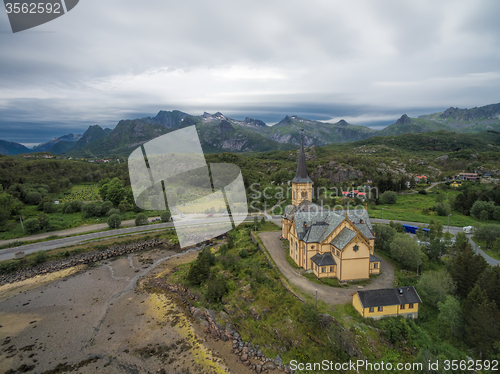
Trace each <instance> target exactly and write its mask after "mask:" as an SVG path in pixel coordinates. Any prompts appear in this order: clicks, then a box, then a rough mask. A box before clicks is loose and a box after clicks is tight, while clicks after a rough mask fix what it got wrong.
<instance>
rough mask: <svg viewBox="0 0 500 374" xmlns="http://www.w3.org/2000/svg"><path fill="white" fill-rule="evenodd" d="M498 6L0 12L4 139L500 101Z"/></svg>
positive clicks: (203, 5) (381, 117)
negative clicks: (17, 24) (136, 122)
mask: <svg viewBox="0 0 500 374" xmlns="http://www.w3.org/2000/svg"><path fill="white" fill-rule="evenodd" d="M499 11H500V3H498V2H492V1H486V0H485V1H475V2H469V1H453V0H449V1H442V2H433V1H406V2H395V1H359V2H350V3H347V2H340V1H333V2H327V1H319V0H318V1H312V2H299V1H284V0H278V1H275V2H255V1H252V2H251V1H238V2H234V1H229V0H219V1H216V2H205V1H196V0H191V1H189V0H188V1H183V2H173V1H166V2H158V1H151V0H150V1H142V2H138V1H122V0H107V1H97V0H86V1H85V2H80V4H79V5H78V6H77V7H76V8H75V9H74V10H72V11H71V12H70V13H68V14H67V15H65V16H64V17H60V18H58V19H57V20H55V21H53V22H50V23H47V24H45V25H42V26H40V27H37V28H35V29H32V30H30V31H29V32H28V31H26V32H21V33H18V34H11V33H10V26H9V25H8V23H7V22H8V20H7V16H6V14H5V13H2V12H0V48H1V49H0V50H1V56H2V57H1V59H0V126H1V128H2V135H1V136H0V138H3V139H6V138H7V136H8V137H10V139H7V140H17V141H22V142H32V138H33V134H34V133H35V132H36V133H37V136H38V137H40V136H47V137H48V136H49V134H52V133H53V132H55V131H56V130H57V131H59V129H60V130H61V131H63V130H64V131H63V132H70V131H72V132H80V131H81V130H82V129H83V130H84V129H85V127H86V126H88V125H93V124H95V123H98V124H100V125H103V126H112V125H114V124H116V123H117V122H118V121H119V120H120V119H124V118H135V117H140V116H142V114H145V113H147V114H148V115H154V114H156V112H157V111H158V110H172V109H180V110H183V111H186V112H188V113H192V114H201V113H202V112H203V111H211V112H215V111H221V112H223V113H225V114H227V115H232V116H235V117H237V118H242V117H243V118H244V117H246V116H250V117H254V118H259V119H262V120H264V121H266V122H269V123H273V122H276V121H279V120H280V119H281V118H283V116H284V115H285V114H296V115H299V116H303V117H307V118H311V119H318V120H330V119H336V120H338V119H340V118H344V117H345V118H347V119H348V120H350V122H352V123H359V124H372V125H377V126H380V125H381V124H389V123H392V122H393V121H394V120H396V119H397V118H398V117H399V116H400V115H401V114H403V113H407V114H408V115H420V114H425V113H430V112H433V111H439V110H444V109H446V108H447V107H449V106H460V107H473V106H481V105H487V104H491V103H496V102H500V88H499V87H500V84H499V83H500V69H499V66H500V53H499V52H500V38H499V36H500V23H499V22H497V20H496V17H497V15H498V14H500V12H499ZM21 122H22V123H23V124H22V125H21V124H19V126H18V127H17V128H18V129H19V130H16V129H15V125H12V124H15V123H21ZM28 124H35V125H28ZM12 126H14V128H13V127H12ZM30 126H33V127H30ZM16 131H17V132H16ZM59 134H61V132H58V133H57V134H55V135H59ZM55 135H54V136H55ZM50 136H52V135H50ZM28 138H29V139H28ZM43 140H48V139H41V141H43Z"/></svg>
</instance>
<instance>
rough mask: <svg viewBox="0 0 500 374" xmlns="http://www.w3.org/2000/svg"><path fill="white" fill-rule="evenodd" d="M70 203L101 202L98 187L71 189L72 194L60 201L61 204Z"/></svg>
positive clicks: (78, 186) (77, 186) (86, 186)
mask: <svg viewBox="0 0 500 374" xmlns="http://www.w3.org/2000/svg"><path fill="white" fill-rule="evenodd" d="M70 201H101V196H100V195H99V188H98V187H97V185H95V184H93V185H76V186H73V187H71V193H69V194H67V195H66V194H65V195H64V197H62V198H60V199H59V203H60V204H64V203H67V202H70Z"/></svg>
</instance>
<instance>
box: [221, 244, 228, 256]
mask: <svg viewBox="0 0 500 374" xmlns="http://www.w3.org/2000/svg"><path fill="white" fill-rule="evenodd" d="M228 249H229V248H228V247H227V244H222V245H221V246H220V247H219V252H220V254H221V255H222V256H225V255H226V253H227V251H228Z"/></svg>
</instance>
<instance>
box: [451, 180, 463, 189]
mask: <svg viewBox="0 0 500 374" xmlns="http://www.w3.org/2000/svg"><path fill="white" fill-rule="evenodd" d="M461 186H462V181H454V182H453V183H452V184H450V187H453V188H457V187H461Z"/></svg>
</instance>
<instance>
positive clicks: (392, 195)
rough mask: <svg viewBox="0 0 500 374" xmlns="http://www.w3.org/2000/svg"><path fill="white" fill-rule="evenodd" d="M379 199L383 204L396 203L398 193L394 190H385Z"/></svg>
mask: <svg viewBox="0 0 500 374" xmlns="http://www.w3.org/2000/svg"><path fill="white" fill-rule="evenodd" d="M380 200H381V201H382V203H383V204H396V201H397V200H398V195H397V194H396V192H394V191H385V192H384V193H383V194H382V195H380Z"/></svg>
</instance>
